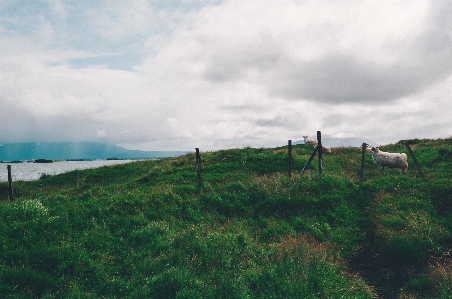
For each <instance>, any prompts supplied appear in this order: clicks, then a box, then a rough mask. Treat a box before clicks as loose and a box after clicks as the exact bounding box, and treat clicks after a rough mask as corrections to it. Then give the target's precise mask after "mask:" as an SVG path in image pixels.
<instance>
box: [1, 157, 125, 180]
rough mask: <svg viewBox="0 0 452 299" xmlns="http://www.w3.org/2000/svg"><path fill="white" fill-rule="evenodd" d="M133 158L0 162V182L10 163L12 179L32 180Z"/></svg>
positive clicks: (5, 177) (120, 162)
mask: <svg viewBox="0 0 452 299" xmlns="http://www.w3.org/2000/svg"><path fill="white" fill-rule="evenodd" d="M132 161H133V160H96V161H57V162H53V163H31V162H28V163H0V182H7V181H8V165H11V177H12V180H13V182H14V181H33V180H37V179H39V178H40V177H41V175H43V174H49V175H55V174H60V173H64V172H69V171H72V170H76V169H78V170H81V169H88V168H97V167H102V166H106V165H116V164H124V163H129V162H132Z"/></svg>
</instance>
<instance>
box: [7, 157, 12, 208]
mask: <svg viewBox="0 0 452 299" xmlns="http://www.w3.org/2000/svg"><path fill="white" fill-rule="evenodd" d="M7 168H8V184H9V200H10V201H14V198H13V179H12V176H11V165H8V166H7Z"/></svg>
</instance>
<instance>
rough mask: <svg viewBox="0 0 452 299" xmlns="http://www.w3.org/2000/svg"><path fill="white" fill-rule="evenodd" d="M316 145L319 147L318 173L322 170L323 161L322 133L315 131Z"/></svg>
mask: <svg viewBox="0 0 452 299" xmlns="http://www.w3.org/2000/svg"><path fill="white" fill-rule="evenodd" d="M317 147H318V148H319V173H320V174H322V171H323V161H322V133H321V132H320V131H317Z"/></svg>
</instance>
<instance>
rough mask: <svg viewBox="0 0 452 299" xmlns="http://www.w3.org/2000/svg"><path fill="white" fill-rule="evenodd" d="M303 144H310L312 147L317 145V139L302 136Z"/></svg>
mask: <svg viewBox="0 0 452 299" xmlns="http://www.w3.org/2000/svg"><path fill="white" fill-rule="evenodd" d="M303 139H304V144H309V145H312V146H313V147H316V146H317V140H314V139H311V138H309V137H308V136H303Z"/></svg>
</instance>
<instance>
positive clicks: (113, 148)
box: [0, 142, 187, 161]
mask: <svg viewBox="0 0 452 299" xmlns="http://www.w3.org/2000/svg"><path fill="white" fill-rule="evenodd" d="M186 153H187V152H182V151H140V150H129V149H126V148H124V147H121V146H117V145H113V144H107V143H97V142H70V143H69V142H62V143H9V144H4V145H1V146H0V161H15V160H18V161H23V160H34V159H49V160H77V159H84V160H100V159H109V158H118V159H143V158H164V157H175V156H180V155H184V154H186Z"/></svg>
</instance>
